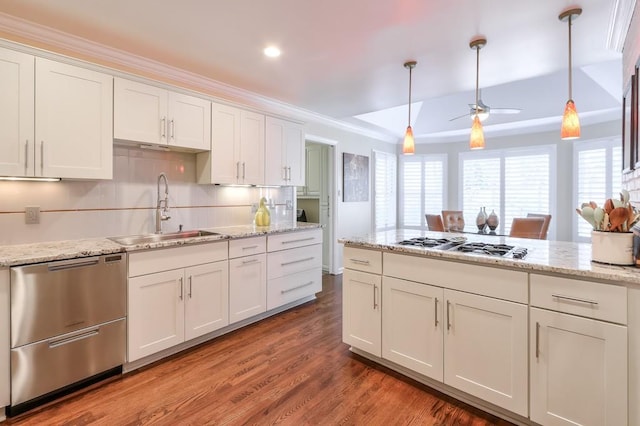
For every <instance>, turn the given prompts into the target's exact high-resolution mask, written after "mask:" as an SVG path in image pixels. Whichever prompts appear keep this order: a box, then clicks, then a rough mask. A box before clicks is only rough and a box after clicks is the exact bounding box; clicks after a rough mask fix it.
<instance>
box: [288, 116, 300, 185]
mask: <svg viewBox="0 0 640 426" xmlns="http://www.w3.org/2000/svg"><path fill="white" fill-rule="evenodd" d="M284 143H285V150H286V167H287V185H293V186H304V184H305V182H304V181H305V164H304V128H303V127H302V125H300V124H298V123H290V122H286V123H285V128H284Z"/></svg>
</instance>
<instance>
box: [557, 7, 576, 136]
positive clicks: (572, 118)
mask: <svg viewBox="0 0 640 426" xmlns="http://www.w3.org/2000/svg"><path fill="white" fill-rule="evenodd" d="M581 13H582V9H580V8H573V9H568V10H565V11H564V12H562V13H561V14H560V15H559V16H558V19H559V20H560V21H562V22H564V21H567V22H568V27H569V100H568V101H567V104H566V105H565V107H564V114H563V115H562V128H561V129H560V137H561V138H562V139H563V140H571V139H578V138H579V137H580V119H579V118H578V112H577V111H576V104H575V103H574V102H573V96H572V93H571V84H572V80H571V21H572V20H573V19H576V18H577V17H578V16H580V14H581Z"/></svg>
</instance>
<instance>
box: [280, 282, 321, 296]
mask: <svg viewBox="0 0 640 426" xmlns="http://www.w3.org/2000/svg"><path fill="white" fill-rule="evenodd" d="M311 284H313V281H309V282H308V283H305V284H300V285H297V286H295V287H291V288H288V289H286V290H280V293H281V294H285V293H289V292H290V291H294V290H298V289H299V288H303V287H307V286H310V285H311Z"/></svg>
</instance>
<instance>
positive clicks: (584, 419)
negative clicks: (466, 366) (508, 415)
mask: <svg viewBox="0 0 640 426" xmlns="http://www.w3.org/2000/svg"><path fill="white" fill-rule="evenodd" d="M529 323H530V330H529V335H530V347H531V353H530V367H531V420H533V421H535V422H536V423H539V424H544V425H603V426H604V425H626V424H627V328H626V327H624V326H620V325H614V324H609V323H605V322H602V321H598V320H593V319H587V318H581V317H577V316H573V315H567V314H561V313H557V312H551V311H547V310H544V309H538V308H531V309H530V322H529Z"/></svg>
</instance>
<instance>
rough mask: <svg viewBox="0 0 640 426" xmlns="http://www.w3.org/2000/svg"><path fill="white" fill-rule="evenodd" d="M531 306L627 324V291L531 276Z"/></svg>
mask: <svg viewBox="0 0 640 426" xmlns="http://www.w3.org/2000/svg"><path fill="white" fill-rule="evenodd" d="M531 306H537V307H539V308H546V309H551V310H554V311H558V312H566V313H569V314H575V315H580V316H584V317H588V318H595V319H601V320H605V321H611V322H616V323H619V324H626V323H627V288H626V287H623V286H617V285H612V284H602V283H594V282H591V281H581V280H574V279H571V278H560V277H551V276H548V275H537V274H531Z"/></svg>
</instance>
